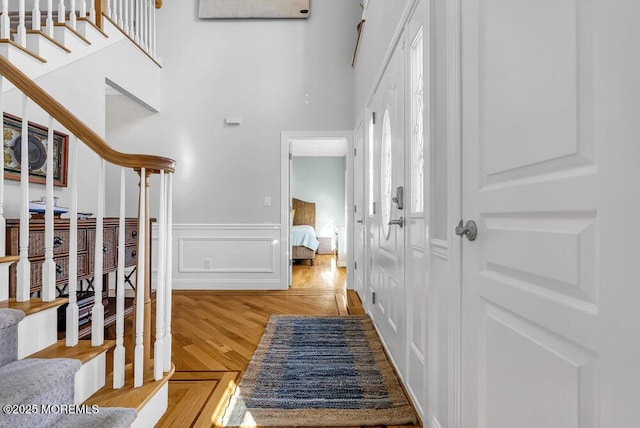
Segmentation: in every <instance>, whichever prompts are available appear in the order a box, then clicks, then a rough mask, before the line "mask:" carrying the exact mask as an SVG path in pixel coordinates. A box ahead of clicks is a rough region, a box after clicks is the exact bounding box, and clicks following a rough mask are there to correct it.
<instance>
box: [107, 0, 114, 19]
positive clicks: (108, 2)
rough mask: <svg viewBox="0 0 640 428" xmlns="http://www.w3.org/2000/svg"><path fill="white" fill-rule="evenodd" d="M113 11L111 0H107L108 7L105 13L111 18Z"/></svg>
mask: <svg viewBox="0 0 640 428" xmlns="http://www.w3.org/2000/svg"><path fill="white" fill-rule="evenodd" d="M111 12H112V10H111V0H107V7H106V10H105V13H106V14H107V16H108V17H109V18H111V19H113V16H111Z"/></svg>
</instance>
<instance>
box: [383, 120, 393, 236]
mask: <svg viewBox="0 0 640 428" xmlns="http://www.w3.org/2000/svg"><path fill="white" fill-rule="evenodd" d="M381 166H382V168H381V170H382V183H381V184H382V186H381V188H382V194H381V196H382V198H381V205H382V231H383V233H384V236H385V237H389V221H390V220H391V187H392V183H391V181H392V177H391V174H392V157H391V118H390V117H389V109H386V110H385V111H384V118H383V119H382V165H381Z"/></svg>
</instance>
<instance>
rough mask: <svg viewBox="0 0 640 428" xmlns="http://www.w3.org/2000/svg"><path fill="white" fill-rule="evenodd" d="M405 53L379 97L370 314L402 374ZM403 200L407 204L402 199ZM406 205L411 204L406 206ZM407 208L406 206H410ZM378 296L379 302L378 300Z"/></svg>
mask: <svg viewBox="0 0 640 428" xmlns="http://www.w3.org/2000/svg"><path fill="white" fill-rule="evenodd" d="M403 54H404V49H403V43H402V41H400V43H399V44H398V46H397V47H396V49H395V51H394V53H393V55H392V57H391V60H390V62H389V64H388V65H387V68H386V71H385V73H384V75H383V78H382V80H381V83H380V85H379V87H378V90H377V91H376V93H375V94H374V112H375V114H376V123H375V128H374V155H375V158H374V165H375V167H374V168H373V183H372V184H374V186H375V189H376V190H377V191H375V190H374V197H375V199H376V201H377V203H376V207H377V208H376V215H374V216H373V217H372V220H373V221H372V224H371V225H370V228H371V238H372V239H371V245H372V251H371V255H372V258H373V259H372V260H373V268H372V272H371V275H370V276H369V280H370V286H371V287H372V292H373V293H374V294H372V301H371V304H370V306H369V307H370V312H371V316H372V317H373V319H374V321H375V323H376V326H377V327H378V329H379V331H380V333H381V335H382V338H383V339H384V341H385V343H386V345H387V347H388V349H389V352H390V353H391V356H392V358H393V359H394V361H395V363H396V365H397V366H398V369H399V370H400V372H401V373H403V372H404V366H405V356H406V349H405V346H406V312H405V301H404V299H405V290H404V234H405V230H406V228H404V227H402V226H403V225H400V224H390V223H393V222H396V223H398V222H399V221H400V220H401V218H402V221H404V217H406V214H405V210H404V209H400V208H399V205H401V204H399V203H398V202H394V201H393V198H397V197H398V192H397V189H398V188H403V187H404V174H405V169H404V147H405V146H404V74H403V72H404V55H403ZM400 199H402V198H400ZM403 202H406V201H403ZM405 205H406V203H405ZM374 295H375V298H373V296H374Z"/></svg>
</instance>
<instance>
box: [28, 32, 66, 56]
mask: <svg viewBox="0 0 640 428" xmlns="http://www.w3.org/2000/svg"><path fill="white" fill-rule="evenodd" d="M27 49H29V50H30V51H31V52H33V53H35V54H37V55H38V56H40V57H42V58H51V59H52V60H54V61H56V60H58V57H64V56H65V55H68V52H66V51H65V50H64V49H61V48H60V46H57V45H56V44H54V43H52V42H51V40H49V39H47V38H46V37H44V36H42V35H41V34H27Z"/></svg>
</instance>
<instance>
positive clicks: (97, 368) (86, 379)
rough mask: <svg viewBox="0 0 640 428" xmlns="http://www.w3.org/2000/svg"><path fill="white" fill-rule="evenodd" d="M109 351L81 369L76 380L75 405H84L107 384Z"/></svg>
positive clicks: (88, 362)
mask: <svg viewBox="0 0 640 428" xmlns="http://www.w3.org/2000/svg"><path fill="white" fill-rule="evenodd" d="M106 355H107V351H105V352H103V353H102V354H100V355H98V356H97V357H95V358H93V359H91V360H89V361H87V362H86V363H84V364H83V365H82V367H80V370H78V372H77V373H76V378H75V396H74V402H75V404H82V403H83V402H84V401H85V400H86V399H87V398H89V397H91V395H93V394H94V393H95V392H96V391H97V390H99V389H100V388H102V387H103V386H104V383H105V372H106Z"/></svg>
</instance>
